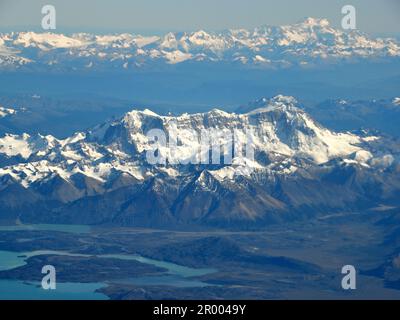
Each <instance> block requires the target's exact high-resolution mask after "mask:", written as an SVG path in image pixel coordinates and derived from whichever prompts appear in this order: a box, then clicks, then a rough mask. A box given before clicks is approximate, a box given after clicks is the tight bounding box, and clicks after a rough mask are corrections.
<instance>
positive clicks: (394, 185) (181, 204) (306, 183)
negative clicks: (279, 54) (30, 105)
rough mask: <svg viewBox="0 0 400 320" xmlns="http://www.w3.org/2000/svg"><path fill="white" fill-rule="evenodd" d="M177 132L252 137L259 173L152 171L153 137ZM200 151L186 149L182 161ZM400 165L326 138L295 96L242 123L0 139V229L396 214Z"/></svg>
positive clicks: (154, 120) (133, 123) (375, 145)
mask: <svg viewBox="0 0 400 320" xmlns="http://www.w3.org/2000/svg"><path fill="white" fill-rule="evenodd" d="M261 102H262V103H261ZM173 126H176V127H177V128H178V129H181V130H188V129H190V130H194V131H196V132H200V131H201V130H202V129H210V128H212V129H217V130H220V131H222V130H234V129H242V130H243V129H249V130H250V131H251V132H252V141H253V146H254V151H255V152H254V161H251V162H248V163H247V166H249V167H250V168H251V169H252V170H251V172H250V173H249V174H248V175H243V174H242V173H241V172H239V171H238V170H239V167H238V166H237V165H236V164H235V159H233V164H232V165H224V164H220V165H207V164H202V165H200V164H198V165H195V164H188V165H172V164H167V165H151V164H149V163H148V161H147V159H146V152H147V150H149V148H151V144H150V142H149V140H148V139H147V136H146V133H147V132H148V131H149V130H151V129H161V130H164V131H168V130H169V129H171V128H172V127H173ZM186 142H187V141H186ZM198 143H199V141H197V140H196V141H190V143H186V144H183V145H181V146H180V151H181V152H182V153H185V152H186V151H188V149H190V148H192V147H193V146H194V145H197V144H198ZM159 152H164V151H163V150H161V149H160V150H159ZM399 155H400V144H399V141H398V140H396V139H394V138H390V137H383V136H379V135H377V134H375V133H369V132H367V131H359V132H357V133H351V132H343V133H336V132H334V131H332V130H328V129H326V128H324V127H323V126H322V125H320V124H318V123H317V122H315V121H314V120H313V119H312V118H311V117H310V116H309V115H308V114H307V113H306V112H305V111H304V110H302V109H300V108H299V107H298V103H297V101H296V100H295V99H294V98H293V97H287V96H276V97H274V98H272V99H269V100H268V99H264V100H259V101H258V105H257V106H256V108H255V109H253V110H251V111H248V112H246V113H242V114H239V113H227V112H224V111H221V110H217V109H215V110H212V111H210V112H207V113H200V114H183V115H181V116H177V117H174V116H160V115H158V114H155V113H154V112H151V111H149V110H144V111H131V112H129V113H127V114H126V115H125V116H123V117H122V118H120V119H118V120H115V121H110V122H106V123H104V124H101V125H98V126H96V127H94V128H93V129H91V130H88V131H87V132H80V133H76V134H75V135H73V136H71V137H69V138H67V139H64V140H59V139H56V138H54V137H52V136H42V135H39V134H37V135H28V134H23V135H10V134H8V135H6V136H4V137H3V138H1V139H0V167H1V168H0V212H1V216H0V219H1V220H9V221H14V220H15V219H19V220H21V221H23V222H32V221H34V222H57V223H83V224H103V223H105V224H117V225H129V226H152V227H154V226H158V227H179V226H193V227H196V226H202V225H212V226H220V227H240V228H244V227H255V226H260V225H263V224H265V223H271V222H278V221H285V220H287V219H291V220H293V219H303V218H306V217H309V216H315V215H318V214H327V213H331V212H343V211H346V212H348V211H353V210H362V209H366V208H371V207H376V206H379V205H393V204H397V205H398V204H399V197H398V195H399V192H400V166H399V159H400V158H399Z"/></svg>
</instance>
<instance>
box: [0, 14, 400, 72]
mask: <svg viewBox="0 0 400 320" xmlns="http://www.w3.org/2000/svg"><path fill="white" fill-rule="evenodd" d="M399 57H400V45H399V43H398V42H397V41H396V40H394V39H372V38H370V37H368V36H367V35H365V34H363V33H361V32H359V31H350V32H348V31H345V30H340V29H335V28H333V27H331V26H330V24H329V22H328V21H327V20H326V19H314V18H308V19H306V20H305V21H303V22H300V23H298V24H294V25H290V26H279V27H273V26H262V27H259V28H256V29H254V30H244V29H238V30H227V31H224V32H219V33H208V32H205V31H203V30H200V31H197V32H191V33H186V32H181V33H168V34H166V35H165V36H161V37H159V36H141V35H135V34H127V33H124V34H114V35H94V34H87V33H78V34H72V35H64V34H57V33H34V32H11V33H2V34H0V68H1V69H3V70H15V69H23V70H35V71H37V70H53V71H68V70H69V71H76V70H125V69H128V70H129V69H137V68H139V69H142V68H159V67H160V66H163V65H174V64H182V63H186V64H188V63H192V64H193V63H194V64H205V63H208V64H217V63H219V64H221V63H224V64H225V63H226V64H237V65H239V66H250V67H256V68H286V67H290V66H300V67H306V68H307V67H312V66H314V65H320V64H321V63H332V62H337V61H342V62H343V61H357V60H360V59H361V60H364V59H374V60H378V61H379V60H380V59H383V58H384V59H398V58H399Z"/></svg>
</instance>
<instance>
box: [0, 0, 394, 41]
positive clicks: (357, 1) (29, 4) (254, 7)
mask: <svg viewBox="0 0 400 320" xmlns="http://www.w3.org/2000/svg"><path fill="white" fill-rule="evenodd" d="M46 4H51V5H54V6H55V8H56V12H57V31H59V32H67V31H71V32H72V31H73V32H77V31H83V32H95V31H97V32H121V31H126V32H141V33H163V32H167V31H193V30H198V29H204V30H209V31H212V30H214V31H218V30H223V29H228V28H254V27H257V26H260V25H265V24H268V25H284V24H292V23H296V22H299V21H301V20H303V19H304V18H305V17H315V18H327V19H328V20H329V21H330V22H331V24H332V25H333V26H336V27H338V26H340V24H341V19H342V13H341V8H342V7H343V6H344V5H347V4H351V5H353V6H354V7H355V8H356V10H357V11H356V12H357V28H358V29H359V30H361V31H364V32H367V33H371V34H400V0H347V1H343V0H112V1H110V0H108V1H106V0H0V30H1V31H21V30H27V29H31V30H35V31H36V30H40V25H41V19H42V14H41V8H42V6H43V5H46Z"/></svg>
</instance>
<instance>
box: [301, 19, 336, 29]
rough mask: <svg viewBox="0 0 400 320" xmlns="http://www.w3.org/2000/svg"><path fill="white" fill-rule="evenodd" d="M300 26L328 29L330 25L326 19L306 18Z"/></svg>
mask: <svg viewBox="0 0 400 320" xmlns="http://www.w3.org/2000/svg"><path fill="white" fill-rule="evenodd" d="M300 24H302V25H305V26H310V27H314V26H320V27H328V26H329V25H330V23H329V20H328V19H322V18H312V17H308V18H306V19H305V20H304V21H303V22H301V23H300Z"/></svg>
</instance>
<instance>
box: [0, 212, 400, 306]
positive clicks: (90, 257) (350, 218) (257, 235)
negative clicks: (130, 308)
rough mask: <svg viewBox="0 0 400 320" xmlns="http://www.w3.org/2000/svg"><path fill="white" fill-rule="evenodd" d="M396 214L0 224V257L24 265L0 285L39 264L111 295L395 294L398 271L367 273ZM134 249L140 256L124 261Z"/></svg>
mask: <svg viewBox="0 0 400 320" xmlns="http://www.w3.org/2000/svg"><path fill="white" fill-rule="evenodd" d="M396 217H398V209H391V210H388V211H380V212H378V211H370V212H364V213H360V214H359V215H348V214H343V215H342V216H335V215H332V216H330V217H326V218H324V219H311V220H310V221H308V222H306V223H287V224H282V225H271V226H269V227H268V228H262V229H258V230H252V231H235V230H220V229H214V228H212V229H203V230H201V231H171V230H162V229H142V228H113V227H103V226H92V227H91V230H90V232H83V233H71V232H64V231H62V230H61V226H60V227H59V228H58V230H57V231H45V230H40V229H37V230H15V229H11V230H8V231H5V230H4V228H3V230H2V231H0V238H1V241H0V256H1V255H2V254H1V252H2V251H1V250H7V251H8V252H10V251H12V252H15V254H16V255H19V256H21V255H22V256H23V255H25V256H23V257H22V259H24V260H25V261H26V262H25V263H26V264H25V265H20V266H15V268H9V269H8V270H2V271H0V279H2V280H0V284H1V283H2V281H5V280H7V281H23V282H27V283H34V282H38V281H39V282H40V280H41V277H42V274H41V273H40V269H41V267H42V266H43V265H45V264H52V265H54V266H55V268H56V270H57V281H58V282H59V283H60V286H61V287H62V283H82V282H83V283H87V284H95V283H102V284H103V285H102V286H101V288H97V289H96V292H99V293H102V294H104V295H106V296H108V298H111V299H294V298H297V299H299V298H300V299H339V298H345V299H356V298H367V299H383V298H389V299H396V298H400V291H398V290H399V289H400V287H399V286H398V285H397V284H396V283H397V282H396V280H395V279H396V277H400V272H399V270H400V269H393V268H392V269H391V270H390V274H389V273H386V272H385V273H383V274H377V273H376V272H375V274H374V272H373V270H375V269H379V268H382V267H383V266H382V262H383V261H388V259H389V261H390V260H393V259H395V257H397V254H398V252H397V247H396V244H395V243H397V241H399V239H400V238H399V236H398V232H397V233H396V232H394V231H393V228H392V227H389V226H387V225H386V224H385V221H387V220H388V219H394V218H396ZM65 227H66V230H69V229H70V227H68V226H65ZM389 239H390V240H391V242H390V243H391V244H388V240H389ZM37 250H41V251H42V253H41V254H40V255H33V256H31V257H29V256H26V253H24V252H34V251H37ZM43 250H50V251H48V252H46V251H43ZM65 252H69V253H71V254H65ZM137 255H141V256H143V257H146V258H145V259H142V260H140V259H137V258H135V259H130V258H129V259H128V258H127V257H130V256H133V257H137ZM3 259H4V258H3ZM0 261H2V260H1V259H0ZM8 261H10V259H8ZM157 261H160V262H157ZM154 263H155V264H154ZM347 264H352V265H354V266H355V267H356V269H357V279H358V280H357V283H358V287H357V290H354V291H351V292H348V291H344V290H343V289H341V286H340V281H341V277H342V275H341V273H340V270H341V267H342V266H343V265H347ZM171 268H172V269H171ZM384 268H385V270H389V269H388V268H390V265H388V266H386V267H384ZM168 270H169V271H168ZM185 270H187V271H185ZM196 270H197V271H196ZM202 270H204V271H202ZM61 287H60V288H61ZM48 295H51V293H49V294H48Z"/></svg>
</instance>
